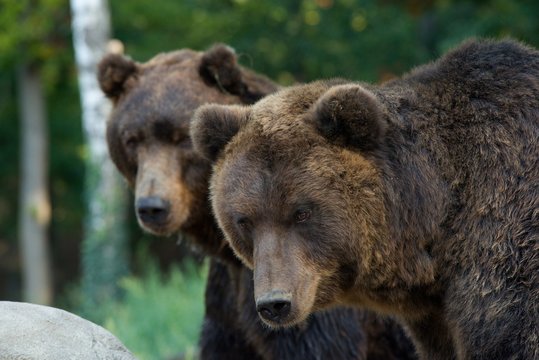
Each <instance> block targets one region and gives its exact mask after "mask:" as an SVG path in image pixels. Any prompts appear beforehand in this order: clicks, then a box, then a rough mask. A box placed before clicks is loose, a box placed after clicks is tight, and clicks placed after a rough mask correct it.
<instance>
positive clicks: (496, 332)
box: [191, 40, 539, 359]
mask: <svg viewBox="0 0 539 360" xmlns="http://www.w3.org/2000/svg"><path fill="white" fill-rule="evenodd" d="M245 119H248V121H246V120H245ZM216 123H223V124H225V125H216ZM220 126H222V127H224V128H226V127H229V129H228V130H226V129H225V130H226V131H224V133H226V134H227V138H226V139H223V138H222V137H221V136H219V134H216V133H215V129H217V128H219V127H220ZM237 129H239V130H237ZM191 136H192V138H193V141H194V146H195V148H196V149H197V150H198V151H199V152H200V153H201V154H203V155H205V156H206V157H208V158H210V159H211V158H214V159H217V162H216V165H215V168H214V175H213V177H212V180H211V193H212V203H213V208H214V213H215V214H216V217H217V220H218V223H219V225H220V226H221V228H222V229H223V230H224V232H225V236H226V238H227V240H228V241H229V242H230V244H231V245H232V247H233V249H234V250H235V252H236V254H237V255H238V256H240V257H241V258H242V260H243V261H244V263H245V264H247V265H248V266H249V267H251V268H253V269H254V276H255V290H254V292H255V296H256V298H257V304H258V303H262V304H266V303H267V299H268V298H272V299H277V300H278V301H279V303H280V304H286V306H288V308H287V312H286V313H285V314H284V315H283V316H280V317H274V318H272V317H271V316H268V313H267V312H264V308H263V307H262V311H260V315H261V317H262V318H263V319H264V321H265V322H266V323H268V324H269V325H270V326H275V327H280V326H290V325H295V324H298V323H300V322H302V321H304V320H305V319H306V318H307V316H308V315H309V314H311V313H313V312H314V311H317V310H320V309H324V308H327V307H329V306H331V305H335V304H343V303H344V304H354V305H361V306H367V307H370V308H372V309H375V310H377V311H379V312H384V313H391V314H395V315H397V316H398V317H399V318H401V319H402V321H403V323H404V324H406V326H407V328H408V329H409V332H410V334H411V335H412V337H413V338H414V340H415V343H416V345H417V348H418V351H419V353H420V355H421V357H422V358H423V359H537V358H539V242H538V240H539V53H538V52H537V51H536V50H534V49H531V48H528V47H526V46H523V45H521V44H519V43H517V42H514V41H510V40H506V41H500V42H495V41H486V40H483V41H469V42H467V43H465V44H463V45H461V46H460V47H458V48H456V49H455V50H453V51H451V52H449V53H448V54H447V55H445V56H444V57H442V58H441V59H440V60H438V61H436V62H434V63H432V64H429V65H425V66H422V67H419V68H417V69H415V70H414V71H412V72H411V73H410V74H408V75H406V76H404V77H403V78H402V79H399V80H395V81H392V82H390V83H387V84H385V85H382V86H366V85H360V84H355V83H342V82H335V81H333V82H316V83H312V84H308V85H302V86H297V87H294V88H290V89H285V90H282V91H280V92H278V93H276V94H274V95H271V96H269V97H267V98H265V99H263V100H261V101H260V102H258V103H257V104H255V105H254V106H251V107H237V106H234V107H226V106H218V105H207V106H205V107H202V108H201V109H199V110H198V111H197V113H196V114H195V120H194V122H193V124H192V132H191ZM216 137H217V138H216ZM223 144H225V145H223ZM280 306H281V307H282V306H283V305H280Z"/></svg>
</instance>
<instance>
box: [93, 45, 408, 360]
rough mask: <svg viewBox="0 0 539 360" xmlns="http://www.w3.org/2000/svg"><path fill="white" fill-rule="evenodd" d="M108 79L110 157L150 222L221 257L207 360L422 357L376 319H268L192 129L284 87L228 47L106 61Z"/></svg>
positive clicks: (205, 340)
mask: <svg viewBox="0 0 539 360" xmlns="http://www.w3.org/2000/svg"><path fill="white" fill-rule="evenodd" d="M99 79H100V84H101V87H102V89H103V90H104V92H105V93H106V94H107V95H108V96H109V97H110V98H111V99H112V100H113V102H114V112H113V114H112V116H111V119H110V120H109V123H108V126H107V130H108V144H109V149H110V153H111V156H112V159H113V160H114V162H115V164H116V165H117V166H118V168H119V169H120V171H121V172H122V174H123V175H124V176H125V178H126V179H127V180H128V181H129V183H130V184H131V186H132V187H133V188H134V190H135V210H136V213H137V218H138V220H139V223H140V225H141V226H142V227H143V228H145V229H146V230H148V231H150V232H152V233H154V234H157V235H166V234H172V233H176V232H178V231H182V232H184V233H186V234H188V235H189V236H190V238H191V240H192V242H193V243H194V244H195V245H197V246H198V247H200V248H202V250H203V251H204V253H205V254H208V255H211V256H212V258H211V259H212V261H211V262H210V274H209V279H208V284H207V288H206V315H205V320H204V327H203V331H202V334H201V340H200V342H201V343H200V346H201V357H202V358H203V359H343V360H344V359H365V358H368V359H396V358H399V359H411V358H414V350H413V346H412V345H411V343H410V342H409V340H407V338H406V337H405V336H404V334H403V333H402V331H401V329H400V327H399V326H398V325H396V324H395V323H394V322H393V321H391V320H382V319H381V318H379V317H377V316H374V315H373V314H372V313H369V312H365V311H361V312H360V311H354V310H351V309H339V310H333V311H328V312H325V313H320V314H317V315H316V316H313V317H312V318H311V319H310V321H309V322H308V323H307V324H306V326H298V327H294V328H292V329H287V330H280V331H271V330H269V329H268V328H267V327H266V326H264V325H263V324H262V323H261V321H260V319H259V318H258V315H257V312H256V307H255V302H254V295H253V278H252V271H251V270H249V269H247V268H246V267H244V266H242V265H241V262H240V261H239V260H238V259H237V258H236V257H235V256H233V254H232V252H231V250H230V248H229V247H228V246H227V245H226V244H225V242H224V239H223V237H222V235H221V233H220V231H218V229H217V225H216V224H215V221H214V220H213V217H212V216H211V211H210V207H209V204H208V179H209V176H210V163H209V162H208V161H207V160H204V159H203V158H201V157H200V156H198V155H196V154H195V153H194V150H193V149H192V145H191V141H190V138H189V125H190V118H191V115H192V113H193V111H194V110H195V109H196V108H197V107H198V106H200V105H202V104H204V103H206V102H216V103H221V104H231V103H238V104H239V103H244V104H248V103H252V102H254V101H255V100H257V99H259V98H260V97H262V96H263V95H265V94H267V93H270V92H273V91H275V90H276V86H275V84H273V83H272V82H270V81H269V80H268V79H266V78H264V77H262V76H259V75H256V74H254V73H251V72H250V71H248V70H246V69H243V68H241V67H239V66H238V65H237V62H236V57H235V55H234V53H233V52H231V50H230V49H229V48H227V47H225V46H216V47H214V48H212V49H211V50H209V51H207V52H206V53H199V52H194V51H190V50H182V51H177V52H172V53H168V54H163V55H159V56H157V57H155V58H154V59H152V60H150V61H149V62H147V63H144V64H137V63H135V62H132V61H131V60H128V59H126V58H124V57H122V56H116V55H111V56H108V57H106V58H105V59H104V60H103V61H102V62H101V65H100V73H99ZM171 316H174V314H171Z"/></svg>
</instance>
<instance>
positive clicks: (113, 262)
mask: <svg viewBox="0 0 539 360" xmlns="http://www.w3.org/2000/svg"><path fill="white" fill-rule="evenodd" d="M71 11H72V16H73V18H72V19H73V20H72V21H73V23H72V27H73V43H74V48H75V56H76V60H77V66H78V74H79V90H80V95H81V102H82V120H83V129H84V134H85V139H86V143H87V149H88V156H87V160H86V161H87V167H86V200H87V206H88V212H87V215H86V223H85V238H84V240H83V246H82V251H83V253H82V271H83V275H82V291H83V294H82V298H83V301H84V302H85V303H84V304H82V305H83V311H84V313H85V315H86V316H88V317H93V319H94V320H95V321H99V320H100V319H99V311H98V310H99V305H100V304H102V303H103V302H106V301H108V300H110V298H111V297H112V298H114V297H117V296H118V294H119V287H118V280H119V279H120V278H121V277H122V276H124V275H125V274H126V273H127V269H128V262H127V236H126V226H127V225H126V211H127V207H126V204H127V192H126V188H125V185H124V183H123V181H122V180H121V178H120V176H119V174H118V173H117V171H116V169H115V168H114V165H113V164H112V161H111V160H110V158H109V156H108V151H107V143H106V139H105V129H106V120H107V118H108V116H109V113H110V110H111V106H110V103H109V101H108V100H107V99H106V98H105V97H104V96H103V93H102V92H101V90H100V88H99V85H98V82H97V64H98V62H99V61H100V60H101V58H102V57H103V55H104V54H105V52H106V47H107V43H108V40H109V36H110V15H109V10H108V3H107V1H106V0H71Z"/></svg>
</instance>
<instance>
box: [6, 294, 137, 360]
mask: <svg viewBox="0 0 539 360" xmlns="http://www.w3.org/2000/svg"><path fill="white" fill-rule="evenodd" d="M0 359H2V360H4V359H6V360H7V359H9V360H15V359H16V360H38V359H39V360H68V359H69V360H75V359H76V360H79V359H80V360H90V359H91V360H94V359H100V360H109V359H110V360H112V359H114V360H133V359H135V357H134V356H133V354H131V352H129V350H127V349H126V347H125V346H124V345H123V344H122V343H121V342H120V341H119V340H118V339H117V338H116V337H114V335H112V334H111V333H110V332H108V331H107V330H105V329H103V328H102V327H100V326H98V325H96V324H94V323H91V322H90V321H88V320H84V319H83V318H81V317H79V316H76V315H73V314H71V313H68V312H67V311H64V310H60V309H56V308H52V307H48V306H42V305H35V304H28V303H19V302H9V301H0Z"/></svg>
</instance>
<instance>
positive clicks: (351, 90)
mask: <svg viewBox="0 0 539 360" xmlns="http://www.w3.org/2000/svg"><path fill="white" fill-rule="evenodd" d="M313 120H314V122H315V126H316V128H317V129H318V131H319V132H320V133H321V134H322V135H324V137H326V138H327V139H328V140H329V141H331V142H333V143H336V144H339V145H342V146H351V147H355V148H358V149H360V150H364V151H369V150H374V149H376V148H377V147H378V146H379V145H380V144H381V142H382V139H383V136H384V134H385V130H386V128H387V122H386V120H385V119H384V116H383V110H382V105H381V104H380V103H379V101H378V100H377V99H376V97H375V96H374V94H372V93H371V92H369V91H368V90H366V89H364V88H363V87H361V86H360V85H356V84H347V85H337V86H333V87H331V88H330V89H329V90H328V91H327V92H326V93H325V94H324V95H322V96H321V97H320V99H318V101H317V102H316V104H315V105H314V106H313Z"/></svg>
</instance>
